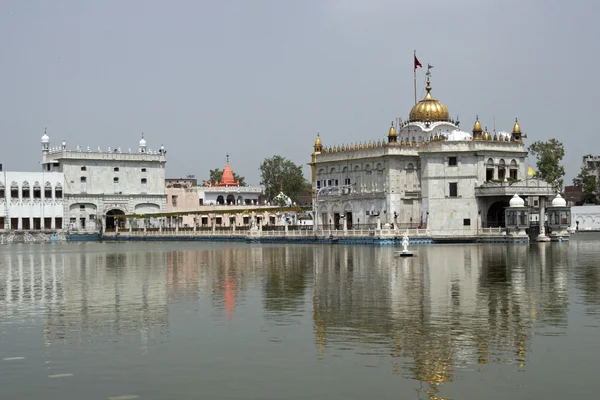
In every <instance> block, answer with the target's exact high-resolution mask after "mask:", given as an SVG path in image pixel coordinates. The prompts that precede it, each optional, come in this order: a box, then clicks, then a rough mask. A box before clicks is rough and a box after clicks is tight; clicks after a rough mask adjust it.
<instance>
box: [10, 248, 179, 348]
mask: <svg viewBox="0 0 600 400" xmlns="http://www.w3.org/2000/svg"><path fill="white" fill-rule="evenodd" d="M2 265H3V268H2V269H0V299H4V300H5V301H6V313H7V316H11V317H12V318H10V319H9V321H10V322H11V323H13V324H19V323H20V322H22V321H23V319H27V318H34V317H36V315H37V314H38V313H43V315H45V323H44V330H43V334H44V342H45V344H46V345H47V346H50V345H52V344H55V343H59V342H61V343H62V342H64V341H68V342H69V343H75V342H81V341H84V340H88V341H98V340H100V337H102V336H104V337H106V339H105V340H117V339H118V338H119V337H122V336H125V335H129V334H131V333H136V334H139V336H140V339H141V341H142V343H143V344H145V343H147V342H148V340H149V339H150V338H152V337H154V336H155V334H157V335H159V336H162V335H165V331H164V328H166V327H167V325H168V319H167V310H166V306H167V296H166V287H165V280H166V270H165V268H164V265H165V262H164V253H138V252H136V253H116V254H105V253H100V254H96V253H87V254H86V253H82V254H74V253H47V254H31V253H30V254H22V253H17V254H10V253H8V254H5V255H4V257H3V259H2ZM153 328H158V330H157V332H154V331H153Z"/></svg>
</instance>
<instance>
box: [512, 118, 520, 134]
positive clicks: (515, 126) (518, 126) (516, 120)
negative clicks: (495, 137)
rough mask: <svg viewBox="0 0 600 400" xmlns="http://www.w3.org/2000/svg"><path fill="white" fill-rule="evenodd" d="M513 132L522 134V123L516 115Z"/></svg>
mask: <svg viewBox="0 0 600 400" xmlns="http://www.w3.org/2000/svg"><path fill="white" fill-rule="evenodd" d="M512 134H513V135H520V134H521V125H519V119H518V118H517V117H515V124H514V125H513V131H512Z"/></svg>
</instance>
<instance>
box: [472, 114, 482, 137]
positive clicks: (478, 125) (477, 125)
mask: <svg viewBox="0 0 600 400" xmlns="http://www.w3.org/2000/svg"><path fill="white" fill-rule="evenodd" d="M473 133H481V123H480V122H479V115H477V116H476V117H475V124H474V125H473Z"/></svg>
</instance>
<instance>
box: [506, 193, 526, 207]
mask: <svg viewBox="0 0 600 400" xmlns="http://www.w3.org/2000/svg"><path fill="white" fill-rule="evenodd" d="M508 205H509V207H524V206H525V200H523V199H522V198H521V197H519V195H518V194H515V195H514V196H513V197H512V199H510V201H509V202H508Z"/></svg>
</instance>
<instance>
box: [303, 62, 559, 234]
mask: <svg viewBox="0 0 600 400" xmlns="http://www.w3.org/2000/svg"><path fill="white" fill-rule="evenodd" d="M426 90H427V94H426V96H425V98H424V99H423V100H421V101H420V102H418V103H417V104H416V105H415V106H414V107H413V108H412V110H411V111H410V115H409V118H408V120H407V121H404V122H402V121H401V120H400V122H399V124H398V131H397V130H396V127H395V126H394V124H393V123H392V126H391V128H390V129H389V132H388V136H387V138H386V140H384V141H371V142H369V143H364V144H357V145H343V146H331V147H329V148H325V147H324V146H323V144H322V142H321V138H320V137H317V139H316V141H315V144H314V152H313V154H312V162H311V163H310V165H311V167H312V174H313V176H312V180H313V190H314V195H313V198H314V204H315V214H316V216H317V225H318V227H323V228H325V229H353V228H356V227H358V228H362V227H368V228H374V229H381V225H382V224H383V225H384V226H385V225H386V224H389V225H390V226H392V225H393V226H394V227H396V228H409V227H412V228H417V227H419V226H423V227H427V229H428V230H429V231H430V232H431V234H432V235H433V236H452V237H457V236H476V235H478V234H479V232H481V229H482V228H487V227H504V208H505V207H508V205H509V204H508V202H509V200H510V198H511V197H512V196H513V195H514V194H519V195H520V196H521V197H522V198H524V199H526V201H527V202H528V203H527V204H528V205H530V206H533V205H534V198H535V199H536V200H537V199H539V200H540V202H539V203H540V204H539V205H538V207H539V212H540V215H543V214H544V207H545V202H546V198H547V197H554V195H555V193H554V191H553V190H552V188H551V187H550V186H549V185H548V184H547V183H546V182H543V181H540V180H538V179H535V178H531V177H529V176H528V175H527V166H526V163H525V158H526V156H527V151H526V150H525V145H524V144H523V140H522V134H521V127H520V125H519V123H518V122H517V121H515V123H514V126H513V129H512V132H511V133H508V132H498V133H493V134H491V133H490V132H488V130H487V127H486V129H485V131H484V130H483V129H482V128H481V123H480V122H479V120H478V119H477V120H476V121H475V124H474V126H473V130H472V132H465V131H462V130H461V129H460V127H459V121H458V119H457V120H453V119H451V118H450V115H449V112H448V110H447V109H446V107H445V106H444V105H443V104H441V103H440V102H439V101H437V100H435V99H434V98H433V97H432V95H431V85H430V72H429V71H428V72H427V87H426ZM542 225H543V224H542ZM541 233H542V234H543V231H542V232H541Z"/></svg>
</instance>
